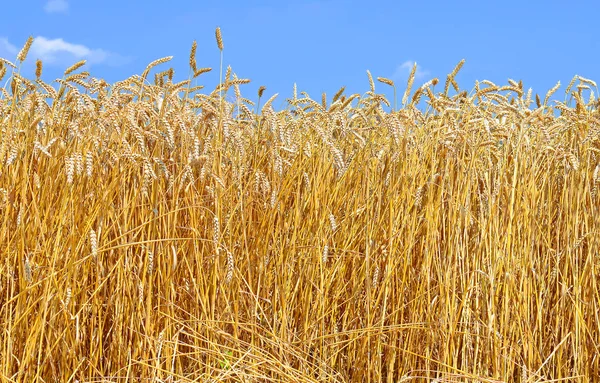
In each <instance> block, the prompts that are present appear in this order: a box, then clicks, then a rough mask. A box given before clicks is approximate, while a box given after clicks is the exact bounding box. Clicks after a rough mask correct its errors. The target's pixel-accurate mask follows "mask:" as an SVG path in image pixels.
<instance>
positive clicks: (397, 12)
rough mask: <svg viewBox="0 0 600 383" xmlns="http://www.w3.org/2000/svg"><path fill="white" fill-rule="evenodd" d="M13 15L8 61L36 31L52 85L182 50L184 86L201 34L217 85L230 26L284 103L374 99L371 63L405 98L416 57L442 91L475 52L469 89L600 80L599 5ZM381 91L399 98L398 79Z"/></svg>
mask: <svg viewBox="0 0 600 383" xmlns="http://www.w3.org/2000/svg"><path fill="white" fill-rule="evenodd" d="M2 13H3V14H2V23H1V24H0V57H4V58H7V59H9V60H12V61H14V59H15V56H16V54H17V52H18V51H19V50H20V49H21V47H22V45H23V43H24V42H25V41H26V39H27V37H28V36H29V35H32V36H34V37H35V38H36V42H35V43H34V46H33V48H32V50H31V51H30V55H29V57H28V59H27V61H26V65H25V66H24V68H23V70H22V72H23V74H25V75H26V76H28V77H29V76H33V67H34V63H35V59H36V58H41V59H42V60H43V61H44V76H43V77H44V79H46V80H53V79H56V78H59V77H61V76H62V72H63V71H64V69H65V68H66V67H68V66H70V65H71V64H73V63H74V62H76V61H78V60H80V59H87V60H88V65H87V67H86V69H87V70H89V71H90V72H91V74H92V75H93V76H95V77H100V78H104V79H105V80H107V81H108V82H111V83H112V82H115V81H118V80H122V79H125V78H126V77H128V76H130V75H132V74H141V72H142V71H143V70H144V68H145V67H146V65H147V64H148V63H149V62H151V61H152V60H154V59H157V58H160V57H164V56H171V55H172V56H174V59H173V60H172V61H171V63H170V65H163V66H160V67H158V68H157V70H164V69H168V67H169V66H173V67H174V69H175V81H182V80H185V79H187V76H188V57H189V51H190V47H191V44H192V41H193V40H197V42H198V53H197V61H198V66H199V67H205V66H207V67H212V68H213V72H211V73H208V74H203V75H201V77H200V84H204V85H206V87H207V89H209V90H212V89H214V87H215V86H216V84H217V83H218V75H219V73H218V66H219V51H218V48H217V45H216V42H215V34H214V33H215V28H216V27H217V26H219V27H221V30H222V34H223V40H224V46H225V49H224V63H225V66H227V65H231V67H232V70H233V72H234V73H236V74H237V75H238V77H240V78H249V79H250V80H252V83H251V84H248V85H244V86H242V94H243V95H244V96H245V97H248V98H250V99H253V100H255V99H256V90H257V89H258V87H259V86H261V85H264V86H266V87H267V91H266V92H265V95H266V96H267V97H270V96H271V95H273V94H274V93H279V97H278V99H277V101H276V102H275V103H274V106H275V107H276V108H281V107H282V106H284V105H285V102H284V101H285V98H289V97H291V95H292V89H293V84H294V83H297V86H298V92H300V91H306V92H308V93H309V95H310V96H311V97H312V98H313V99H315V100H320V99H321V93H322V92H327V95H328V98H329V100H330V99H331V97H332V96H333V94H334V93H335V92H336V91H337V90H338V89H339V88H340V87H341V86H346V93H347V94H352V93H360V94H364V93H365V92H366V91H368V90H369V82H368V78H367V74H366V70H367V69H368V70H370V71H371V73H372V74H373V76H374V77H378V76H382V77H387V78H390V79H392V80H394V81H395V82H396V84H397V87H398V98H401V97H402V93H403V92H404V89H405V84H406V80H407V78H408V74H409V72H410V68H411V67H412V63H413V62H417V65H418V71H417V78H416V81H415V88H416V86H418V85H421V84H423V83H424V82H426V81H427V80H429V79H431V78H433V77H438V78H440V80H441V85H438V87H437V88H436V91H440V90H443V82H444V80H445V77H446V75H447V74H448V73H449V72H451V71H452V69H453V68H454V66H455V65H456V64H457V63H458V62H459V61H460V60H461V59H463V58H464V59H466V64H465V65H464V67H463V68H462V70H461V72H460V73H459V75H458V76H457V81H458V84H459V86H460V87H461V89H465V90H468V91H470V90H472V89H473V87H474V85H475V80H490V81H493V82H495V83H497V84H499V85H505V84H506V83H507V79H508V78H511V79H513V80H515V81H519V80H523V83H524V86H525V89H528V88H530V87H531V88H533V91H534V93H535V92H537V93H539V94H540V97H542V96H543V95H545V94H546V92H547V91H548V89H550V88H552V87H553V86H554V85H555V84H556V82H557V81H559V80H560V81H561V84H562V86H561V88H560V89H559V91H558V92H557V93H556V95H555V96H556V98H557V99H560V100H563V99H564V90H565V88H566V86H567V84H568V82H569V81H570V80H571V78H572V77H573V76H574V75H576V74H577V75H580V76H583V77H587V78H590V79H592V80H594V81H600V66H599V65H598V61H599V60H598V59H599V58H600V43H599V42H598V41H600V38H599V37H598V27H597V25H600V23H599V20H598V18H599V17H598V16H599V15H600V2H598V1H571V2H565V1H553V0H546V1H537V0H536V1H514V0H502V1H492V0H483V1H441V0H439V1H438V0H435V1H434V0H431V1H371V2H363V1H341V0H325V1H317V0H313V1H305V0H299V1H290V2H286V1H267V0H262V1H238V0H232V1H210V0H206V1H198V0H197V1H189V0H185V1H172V2H164V1H137V0H120V1H115V0H103V1H83V0H78V1H75V0H39V1H30V0H21V1H5V2H3V8H2ZM151 78H153V77H151ZM2 85H3V84H2ZM415 88H413V89H415ZM440 88H442V89H440ZM376 91H377V92H378V93H385V94H386V95H387V96H388V99H390V101H391V100H392V91H391V89H390V88H389V87H388V86H387V85H384V84H381V83H376ZM542 98H543V97H542Z"/></svg>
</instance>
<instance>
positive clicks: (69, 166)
mask: <svg viewBox="0 0 600 383" xmlns="http://www.w3.org/2000/svg"><path fill="white" fill-rule="evenodd" d="M65 171H66V172H67V183H68V184H69V185H72V184H73V176H74V174H75V160H74V159H73V157H72V156H68V157H66V158H65Z"/></svg>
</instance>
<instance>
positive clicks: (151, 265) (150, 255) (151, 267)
mask: <svg viewBox="0 0 600 383" xmlns="http://www.w3.org/2000/svg"><path fill="white" fill-rule="evenodd" d="M153 270H154V252H152V251H151V250H148V274H149V275H152V271H153Z"/></svg>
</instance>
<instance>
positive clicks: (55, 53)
mask: <svg viewBox="0 0 600 383" xmlns="http://www.w3.org/2000/svg"><path fill="white" fill-rule="evenodd" d="M18 51H19V48H17V47H15V46H14V45H13V44H11V43H10V41H9V40H8V39H7V38H5V37H0V57H3V58H5V59H7V60H11V61H14V59H15V57H16V55H17V53H18ZM37 59H40V60H42V61H43V63H44V64H47V65H56V66H70V65H72V64H73V63H74V62H76V61H79V60H87V64H88V65H92V64H105V65H109V66H119V65H123V64H126V63H127V62H129V61H130V60H131V59H130V58H129V57H124V56H121V55H119V54H117V53H113V52H109V51H106V50H104V49H92V48H88V47H87V46H85V45H82V44H74V43H70V42H67V41H65V40H63V39H62V38H57V39H48V38H46V37H44V36H38V37H35V38H34V39H33V44H32V45H31V48H30V49H29V54H28V55H27V60H26V62H33V61H35V60H37Z"/></svg>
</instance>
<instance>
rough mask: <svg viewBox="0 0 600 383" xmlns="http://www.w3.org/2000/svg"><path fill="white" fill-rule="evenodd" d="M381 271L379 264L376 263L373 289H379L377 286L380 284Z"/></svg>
mask: <svg viewBox="0 0 600 383" xmlns="http://www.w3.org/2000/svg"><path fill="white" fill-rule="evenodd" d="M380 272H381V270H379V265H376V266H375V271H374V272H373V281H372V286H373V289H377V286H378V285H379V273H380Z"/></svg>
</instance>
